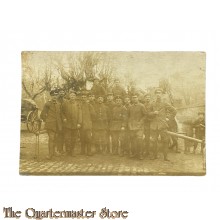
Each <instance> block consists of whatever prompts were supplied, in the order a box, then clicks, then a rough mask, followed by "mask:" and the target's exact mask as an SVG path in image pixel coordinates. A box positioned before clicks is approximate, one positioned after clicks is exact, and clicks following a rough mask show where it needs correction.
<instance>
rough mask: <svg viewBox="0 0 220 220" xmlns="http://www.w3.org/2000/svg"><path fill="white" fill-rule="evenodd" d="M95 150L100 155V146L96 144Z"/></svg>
mask: <svg viewBox="0 0 220 220" xmlns="http://www.w3.org/2000/svg"><path fill="white" fill-rule="evenodd" d="M95 149H96V153H97V154H99V153H100V145H99V144H96V145H95Z"/></svg>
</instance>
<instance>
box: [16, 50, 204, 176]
mask: <svg viewBox="0 0 220 220" xmlns="http://www.w3.org/2000/svg"><path fill="white" fill-rule="evenodd" d="M21 58H22V59H21V61H22V64H21V65H22V100H21V127H20V168H19V169H20V170H19V172H20V174H21V175H115V176H118V175H119V176H121V175H127V176H130V175H132V176H137V175H144V176H146V175H165V176H166V175H168V176H186V175H189V176H203V175H205V174H206V145H205V130H206V128H205V84H206V54H205V52H198V51H196V52H181V51H179V52H177V51H176V52H136V51H131V52H115V51H114V52H113V51H100V52H99V51H88V52H87V51H86V52H80V51H79V52H52V51H51V52H50V51H48V52H47V51H42V52H41V51H27V52H22V53H21Z"/></svg>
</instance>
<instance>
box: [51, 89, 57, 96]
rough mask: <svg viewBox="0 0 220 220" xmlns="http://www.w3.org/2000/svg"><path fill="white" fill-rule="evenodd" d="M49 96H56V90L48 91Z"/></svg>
mask: <svg viewBox="0 0 220 220" xmlns="http://www.w3.org/2000/svg"><path fill="white" fill-rule="evenodd" d="M50 95H51V96H55V95H58V90H57V89H51V90H50Z"/></svg>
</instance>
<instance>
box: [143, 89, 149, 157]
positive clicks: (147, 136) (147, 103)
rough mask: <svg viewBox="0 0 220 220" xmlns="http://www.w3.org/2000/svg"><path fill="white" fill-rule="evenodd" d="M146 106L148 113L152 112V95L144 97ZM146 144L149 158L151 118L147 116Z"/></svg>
mask: <svg viewBox="0 0 220 220" xmlns="http://www.w3.org/2000/svg"><path fill="white" fill-rule="evenodd" d="M144 106H145V109H146V111H147V112H149V111H150V108H151V95H150V94H149V93H147V94H146V95H145V96H144ZM144 136H145V137H144V142H145V154H146V156H149V149H150V117H149V116H146V117H145V120H144Z"/></svg>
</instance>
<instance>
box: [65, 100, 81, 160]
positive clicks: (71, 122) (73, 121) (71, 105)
mask: <svg viewBox="0 0 220 220" xmlns="http://www.w3.org/2000/svg"><path fill="white" fill-rule="evenodd" d="M63 116H64V120H65V122H64V124H63V126H64V128H65V145H66V151H67V153H68V154H70V155H72V156H74V149H75V145H76V142H77V139H78V135H79V127H78V125H81V124H82V109H81V107H80V104H79V103H78V101H72V100H68V101H66V102H65V103H64V104H63Z"/></svg>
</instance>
